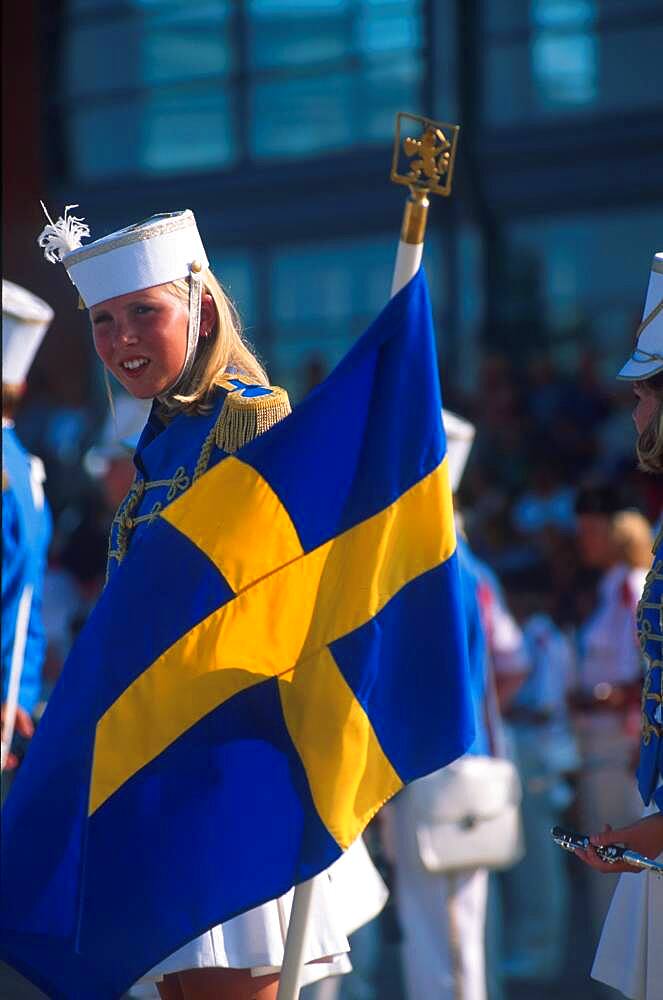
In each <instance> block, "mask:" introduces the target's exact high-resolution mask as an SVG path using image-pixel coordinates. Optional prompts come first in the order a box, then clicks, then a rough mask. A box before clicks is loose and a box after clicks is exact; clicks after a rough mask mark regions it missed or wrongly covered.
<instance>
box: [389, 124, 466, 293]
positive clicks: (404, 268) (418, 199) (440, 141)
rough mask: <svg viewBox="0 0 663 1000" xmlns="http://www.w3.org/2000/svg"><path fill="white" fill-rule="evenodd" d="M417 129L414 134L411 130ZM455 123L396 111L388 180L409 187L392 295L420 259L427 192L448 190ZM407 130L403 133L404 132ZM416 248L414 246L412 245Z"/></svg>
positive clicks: (454, 152)
mask: <svg viewBox="0 0 663 1000" xmlns="http://www.w3.org/2000/svg"><path fill="white" fill-rule="evenodd" d="M415 129H416V130H417V132H418V133H419V137H418V138H416V137H414V136H413V135H412V134H410V133H411V132H412V131H414V130H415ZM459 131H460V126H459V125H450V124H448V123H447V122H435V121H433V120H432V119H431V118H424V117H422V116H421V115H409V114H406V113H405V112H402V111H399V113H398V114H397V115H396V136H395V139H394V152H393V157H392V163H391V180H392V181H394V183H396V184H404V185H405V186H406V187H407V188H409V192H410V193H409V195H408V198H407V201H406V203H405V209H404V212H403V222H402V225H401V238H400V244H399V249H398V255H397V259H396V268H395V271H394V278H393V283H392V295H394V294H395V293H396V292H397V291H398V290H399V289H400V288H402V287H403V285H404V284H405V283H406V282H407V281H409V279H410V278H411V277H412V276H413V275H414V274H415V273H416V270H417V269H418V267H419V264H420V262H421V253H422V249H423V242H424V236H425V233H426V220H427V218H428V206H429V204H430V202H429V200H428V195H429V194H440V195H443V196H445V197H447V196H448V195H449V194H451V181H452V178H453V169H454V162H455V159H456V148H457V145H458V132H459ZM406 132H407V133H408V134H405V133H406ZM415 248H416V249H415Z"/></svg>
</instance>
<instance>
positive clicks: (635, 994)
mask: <svg viewBox="0 0 663 1000" xmlns="http://www.w3.org/2000/svg"><path fill="white" fill-rule="evenodd" d="M656 811H657V810H656V808H651V807H650V808H649V809H647V810H646V811H645V815H646V816H647V815H651V814H652V813H654V812H656ZM657 860H658V861H663V854H661V855H660V856H659V858H658V859H657ZM591 974H592V978H593V979H597V980H598V981H599V982H601V983H606V984H607V985H608V986H612V987H613V989H615V990H619V991H620V992H621V993H623V994H624V996H626V997H629V998H630V1000H661V997H662V996H663V878H660V877H658V876H657V875H654V874H653V873H652V872H641V873H640V874H639V875H636V874H634V875H631V874H629V873H624V874H622V875H621V877H620V879H619V882H618V883H617V888H616V889H615V893H614V895H613V897H612V902H611V903H610V909H609V910H608V915H607V917H606V918H605V923H604V925H603V931H602V933H601V940H600V941H599V945H598V948H597V950H596V957H595V959H594V965H593V966H592V973H591Z"/></svg>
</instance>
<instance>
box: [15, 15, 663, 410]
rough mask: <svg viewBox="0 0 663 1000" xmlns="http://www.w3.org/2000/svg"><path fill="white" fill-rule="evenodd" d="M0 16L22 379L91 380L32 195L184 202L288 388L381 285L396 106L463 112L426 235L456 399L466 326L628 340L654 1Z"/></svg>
mask: <svg viewBox="0 0 663 1000" xmlns="http://www.w3.org/2000/svg"><path fill="white" fill-rule="evenodd" d="M3 20H4V22H5V23H4V28H5V30H4V32H3V36H4V41H3V46H4V53H3V72H4V74H5V80H6V86H5V88H4V98H3V100H4V102H5V104H6V109H5V114H4V116H3V118H4V123H5V124H4V128H5V130H6V140H5V164H6V165H5V184H4V199H5V212H4V225H5V243H4V245H5V264H4V273H5V275H6V276H7V277H9V278H11V279H13V280H16V281H19V282H22V283H24V284H28V285H29V286H30V287H31V288H33V289H34V290H35V291H37V292H38V293H39V294H40V295H43V296H44V297H45V298H46V299H47V300H48V301H50V302H52V303H53V304H54V305H55V306H56V308H58V311H59V313H60V315H59V317H58V320H57V321H56V324H55V328H54V335H53V336H52V337H51V338H50V340H49V342H48V343H47V344H46V345H45V346H44V349H43V351H42V354H41V356H40V358H39V359H38V362H37V365H36V368H35V375H34V378H33V385H32V387H31V390H32V393H33V395H35V394H37V395H38V394H39V393H42V394H45V395H46V396H48V395H49V394H52V395H53V396H54V397H55V398H57V399H59V400H60V401H61V403H62V405H64V406H66V405H71V406H79V405H93V399H92V397H94V399H95V400H97V401H98V400H99V398H100V388H99V387H100V382H99V377H98V375H97V374H94V373H95V370H96V365H95V361H94V359H93V352H92V350H91V346H90V343H89V341H90V338H89V335H88V334H87V332H86V321H85V317H84V315H83V314H75V312H74V310H73V309H72V306H73V292H72V289H71V288H69V287H65V285H66V284H67V283H66V282H64V283H63V281H62V275H61V274H55V273H53V272H55V271H56V269H55V268H47V267H44V266H43V264H42V262H41V260H40V255H39V251H38V250H37V248H36V247H35V245H34V235H35V233H36V232H38V231H39V229H40V228H41V225H42V220H41V211H40V209H39V207H38V202H39V199H40V198H43V199H44V200H45V201H46V202H47V204H48V206H49V207H50V209H51V212H52V213H53V212H55V213H60V212H61V210H62V208H63V207H64V205H65V204H72V203H77V204H78V205H79V206H80V214H81V215H83V216H84V217H85V218H86V219H87V220H88V222H89V224H90V227H91V230H92V234H93V236H95V235H101V234H103V233H106V232H109V231H110V230H111V229H114V228H118V227H120V226H123V225H126V224H127V223H129V222H132V221H135V220H137V219H140V218H143V217H146V216H148V215H150V214H152V213H153V212H159V211H164V210H173V209H179V208H184V207H190V208H192V209H193V210H194V211H195V212H196V215H197V217H198V220H199V225H200V228H201V231H202V233H203V236H204V239H205V242H206V245H207V248H208V252H209V255H210V258H211V260H212V264H213V267H214V268H215V270H216V272H217V274H218V275H219V276H220V278H221V279H222V281H223V282H224V284H225V285H226V287H227V288H228V290H229V292H230V294H231V296H232V297H233V298H234V299H235V301H236V302H237V304H238V305H239V307H240V310H241V312H242V315H243V317H244V321H245V324H246V326H247V328H248V335H249V337H250V339H251V340H252V341H253V342H254V344H255V345H256V346H257V348H258V350H259V352H260V353H261V355H262V356H263V358H264V359H265V360H266V362H267V364H268V366H269V367H270V371H271V373H272V376H273V378H274V379H275V380H277V381H280V382H282V383H285V384H286V385H287V386H288V387H289V389H290V390H291V392H292V393H293V395H294V396H295V398H297V397H299V396H301V395H302V394H303V393H304V392H305V390H306V388H307V385H308V384H310V383H312V382H314V381H315V380H316V379H317V378H319V377H320V374H322V373H324V372H325V371H326V370H328V369H329V367H331V366H332V365H333V364H334V363H335V362H336V361H337V360H338V359H339V358H340V357H341V355H342V354H343V353H344V352H345V350H346V349H347V348H348V346H349V345H350V344H351V343H352V341H353V340H354V338H355V337H356V336H357V335H358V333H360V332H361V330H362V329H363V328H364V327H365V325H366V324H367V323H368V322H369V321H370V320H371V318H372V317H373V316H374V315H375V314H376V313H377V311H378V310H379V309H380V308H381V306H382V305H383V304H384V302H385V301H386V298H387V295H388V290H389V283H390V275H391V268H392V265H393V257H394V252H395V245H396V240H397V234H398V228H399V224H400V215H401V210H402V203H403V191H402V190H401V189H399V188H395V187H394V186H393V185H391V184H390V182H389V179H388V174H389V163H390V146H391V141H392V135H393V125H394V116H395V113H396V111H398V110H408V111H412V112H415V113H423V114H428V115H430V116H432V117H435V118H439V119H443V120H447V121H456V122H460V123H461V126H462V132H461V141H460V153H459V163H458V165H457V169H456V175H455V190H454V194H453V197H452V198H451V199H450V200H448V201H445V202H441V200H438V201H437V203H436V204H435V205H434V206H433V209H432V211H431V221H430V230H429V237H428V241H427V246H426V264H427V269H428V275H429V282H430V284H431V289H432V294H433V299H434V304H435V307H436V311H437V320H438V336H439V341H440V358H441V365H442V368H443V371H444V376H443V381H444V382H445V387H446V384H447V383H449V385H450V393H451V398H453V395H454V392H455V390H456V389H460V390H462V389H471V388H472V386H473V385H474V380H475V378H476V370H477V359H478V356H479V354H480V352H481V351H485V350H497V351H501V352H505V353H506V354H507V355H508V356H510V357H511V358H512V359H513V360H514V361H515V362H516V364H518V363H526V362H529V360H530V359H531V358H532V357H533V356H535V355H536V354H537V353H544V352H550V353H551V354H552V356H553V357H554V358H555V360H556V361H557V362H558V363H559V364H561V365H569V366H572V365H574V364H575V363H576V362H577V360H578V358H579V356H580V355H581V354H582V352H583V351H584V350H585V349H586V348H588V347H589V348H590V349H591V348H594V347H595V348H596V349H597V352H598V353H599V355H600V358H601V363H602V365H604V366H605V370H606V372H609V371H612V370H614V367H615V365H616V361H617V359H618V358H620V357H621V356H622V354H623V353H624V347H625V340H626V339H627V337H628V334H629V332H630V331H632V330H633V329H634V326H635V325H636V324H637V322H638V319H639V315H638V312H639V310H640V309H641V306H642V299H643V296H644V291H645V283H646V276H647V272H648V266H649V261H650V256H651V254H652V252H653V251H654V250H655V249H657V248H659V244H660V242H661V234H662V233H663V184H662V183H661V181H662V176H663V174H662V168H661V160H660V150H661V148H663V90H662V89H661V87H660V85H659V84H660V52H661V51H663V6H662V5H661V3H660V0H632V2H629V3H628V4H626V3H623V2H620V0H200V2H198V3H197V4H190V3H186V2H182V0H49V2H48V3H45V2H42V3H38V2H37V0H25V2H24V3H21V4H20V5H17V4H5V5H3ZM81 344H84V345H85V346H84V347H83V348H81Z"/></svg>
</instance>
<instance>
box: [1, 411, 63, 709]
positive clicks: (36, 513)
mask: <svg viewBox="0 0 663 1000" xmlns="http://www.w3.org/2000/svg"><path fill="white" fill-rule="evenodd" d="M34 461H35V460H34V459H33V458H32V456H31V455H29V454H28V452H27V451H26V450H25V448H24V447H23V445H22V444H21V442H20V441H19V440H18V437H17V436H16V433H15V431H14V429H13V428H12V427H3V428H2V470H3V486H2V640H1V641H2V700H3V701H4V700H5V699H6V697H7V687H8V684H9V671H10V667H11V660H12V650H13V648H14V636H15V629H16V615H17V612H18V605H19V601H20V599H21V594H22V593H23V590H24V589H25V587H26V586H27V585H31V586H32V588H33V593H32V605H31V608H30V619H29V623H28V632H27V637H26V643H25V656H24V661H23V671H22V673H21V685H20V688H19V696H18V703H19V705H20V706H21V708H24V709H25V710H26V712H32V711H33V709H34V707H35V705H36V703H37V701H38V700H39V697H40V693H41V674H42V667H43V664H44V656H45V653H46V636H45V634H44V626H43V622H42V616H41V605H42V593H43V586H44V573H45V570H46V556H47V552H48V545H49V542H50V539H51V525H52V522H51V514H50V511H49V508H48V504H47V502H46V499H45V498H44V495H43V489H42V485H41V481H39V479H36V481H35V476H34V473H33V462H34Z"/></svg>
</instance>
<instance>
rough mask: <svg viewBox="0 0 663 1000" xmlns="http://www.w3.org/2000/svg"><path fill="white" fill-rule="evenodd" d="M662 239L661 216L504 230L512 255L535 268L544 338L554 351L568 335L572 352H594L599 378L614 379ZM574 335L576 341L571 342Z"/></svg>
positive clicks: (633, 214) (542, 222)
mask: <svg viewBox="0 0 663 1000" xmlns="http://www.w3.org/2000/svg"><path fill="white" fill-rule="evenodd" d="M662 231H663V211H662V210H658V211H654V212H652V211H651V210H650V209H648V210H634V211H621V212H614V211H611V212H610V214H609V215H604V214H600V213H584V214H577V215H570V216H566V217H564V218H555V217H548V218H538V219H535V220H527V221H522V222H517V223H515V224H513V225H512V226H510V227H509V234H508V235H509V242H510V244H511V248H512V252H514V253H517V254H519V255H520V256H521V258H522V257H523V255H526V256H527V257H529V259H530V260H532V261H534V262H535V273H537V274H538V276H539V281H540V301H541V305H542V308H543V314H544V318H545V320H546V323H547V326H548V328H549V330H550V331H551V332H552V334H553V335H555V334H557V335H558V337H559V340H560V343H564V339H565V337H568V335H569V334H571V335H574V337H575V338H576V339H574V340H573V341H572V344H573V345H574V347H575V349H576V350H577V351H582V350H585V349H592V348H594V349H595V350H596V354H597V358H598V360H599V362H600V366H601V367H602V369H603V372H604V374H605V375H606V377H609V376H614V374H615V372H616V370H617V367H618V366H619V364H620V363H623V357H624V356H625V355H626V353H627V352H628V349H629V347H630V345H631V343H632V339H633V333H634V331H635V329H636V327H637V325H638V323H639V321H640V316H641V313H642V307H643V303H644V297H645V291H646V287H647V281H648V277H649V268H650V265H651V258H652V255H653V251H654V250H655V249H656V246H657V245H658V241H659V239H660V233H661V232H662ZM625 248H627V249H626V251H625ZM579 328H580V329H582V330H583V337H582V341H580V340H578V339H577V334H575V331H577V330H578V329H579ZM565 360H568V361H569V362H573V361H574V360H575V359H574V357H573V356H570V357H568V358H565Z"/></svg>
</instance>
